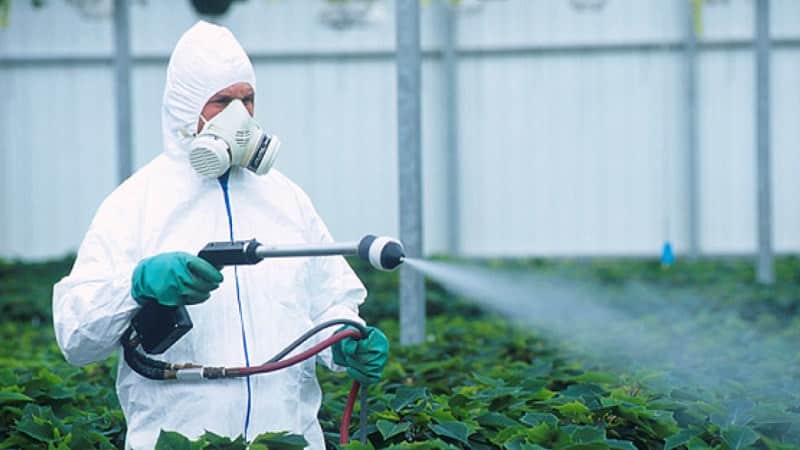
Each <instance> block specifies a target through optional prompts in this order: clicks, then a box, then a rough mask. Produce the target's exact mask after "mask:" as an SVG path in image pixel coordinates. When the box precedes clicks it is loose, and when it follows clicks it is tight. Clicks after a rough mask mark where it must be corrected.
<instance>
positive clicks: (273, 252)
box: [256, 242, 358, 258]
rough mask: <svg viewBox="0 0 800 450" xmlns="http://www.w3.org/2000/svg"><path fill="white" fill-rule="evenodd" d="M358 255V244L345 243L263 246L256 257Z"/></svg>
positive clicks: (257, 248) (259, 247) (260, 246)
mask: <svg viewBox="0 0 800 450" xmlns="http://www.w3.org/2000/svg"><path fill="white" fill-rule="evenodd" d="M356 253H358V242H343V243H331V244H310V245H306V244H297V245H281V246H271V245H264V244H261V245H259V246H258V247H256V256H258V257H259V258H280V257H298V256H331V255H343V256H348V255H355V254H356Z"/></svg>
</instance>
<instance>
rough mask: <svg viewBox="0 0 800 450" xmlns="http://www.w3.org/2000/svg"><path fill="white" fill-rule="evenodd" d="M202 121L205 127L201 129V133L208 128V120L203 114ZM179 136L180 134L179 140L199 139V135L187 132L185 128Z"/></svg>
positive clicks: (179, 131)
mask: <svg viewBox="0 0 800 450" xmlns="http://www.w3.org/2000/svg"><path fill="white" fill-rule="evenodd" d="M200 120H202V121H203V126H202V127H200V131H203V129H204V128H205V127H206V125H208V120H207V119H206V118H205V117H203V115H202V114H200ZM177 134H178V138H179V139H188V138H193V137H197V133H194V132H190V131H186V130H185V129H183V128H181V129H179V130H178V133H177Z"/></svg>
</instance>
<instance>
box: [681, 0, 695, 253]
mask: <svg viewBox="0 0 800 450" xmlns="http://www.w3.org/2000/svg"><path fill="white" fill-rule="evenodd" d="M680 1H682V2H683V3H684V6H685V8H684V9H685V11H686V14H685V22H686V37H685V44H684V69H685V72H684V77H685V80H684V82H685V83H686V90H685V93H686V99H685V101H686V105H685V106H686V117H685V120H686V122H685V125H686V178H687V180H686V181H687V183H686V216H687V217H686V219H687V231H688V244H689V245H688V248H687V251H688V256H689V260H690V261H696V260H697V257H698V256H699V254H700V225H699V222H700V209H699V206H698V205H699V181H698V175H699V174H698V170H697V167H698V160H699V152H698V144H697V33H696V31H695V18H694V14H695V12H694V8H693V7H692V1H691V0H680Z"/></svg>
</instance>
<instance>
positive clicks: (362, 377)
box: [332, 325, 389, 384]
mask: <svg viewBox="0 0 800 450" xmlns="http://www.w3.org/2000/svg"><path fill="white" fill-rule="evenodd" d="M347 329H352V330H355V329H356V328H355V327H353V326H350V325H346V326H344V327H342V328H341V329H340V330H339V331H342V330H347ZM332 350H333V362H335V363H336V364H338V365H340V366H343V367H347V373H348V374H349V375H350V376H351V377H353V378H355V379H356V380H358V381H360V382H361V383H364V384H372V383H377V382H378V381H379V380H380V379H381V375H382V374H383V368H384V367H385V366H386V359H387V358H388V357H389V340H388V339H386V335H385V334H383V332H382V331H381V330H379V329H377V328H375V327H367V337H365V338H363V339H361V340H356V339H353V338H347V339H344V340H341V341H339V342H337V343H336V344H334V345H333V348H332Z"/></svg>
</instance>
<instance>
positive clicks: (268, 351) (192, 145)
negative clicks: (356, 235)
mask: <svg viewBox="0 0 800 450" xmlns="http://www.w3.org/2000/svg"><path fill="white" fill-rule="evenodd" d="M255 88H256V83H255V74H254V72H253V67H252V65H251V63H250V60H249V59H248V57H247V55H246V54H245V52H244V50H243V49H242V48H241V46H240V45H239V43H238V42H237V41H236V39H235V38H234V37H233V35H232V34H231V33H230V31H228V30H227V29H225V28H222V27H219V26H216V25H211V24H208V23H205V22H199V23H197V24H196V25H195V26H193V27H192V28H191V29H190V30H188V31H187V32H186V33H185V34H184V35H183V36H182V37H181V39H180V41H179V42H178V44H177V46H176V47H175V50H174V51H173V54H172V56H171V58H170V62H169V67H168V69H167V82H166V87H165V89H164V99H163V107H162V122H163V123H162V131H163V135H164V152H163V154H161V155H160V156H158V157H157V158H155V159H154V160H153V161H151V162H150V163H149V164H147V165H146V166H145V167H143V168H142V169H141V170H139V171H137V172H136V173H135V174H134V175H133V176H131V177H130V178H129V179H128V180H126V181H125V182H124V183H123V184H122V185H120V186H119V187H118V188H117V189H116V190H115V191H114V192H112V193H111V195H109V196H108V198H106V199H105V201H104V202H103V204H102V205H101V206H100V208H99V210H98V211H97V214H96V216H95V218H94V220H93V221H92V224H91V226H90V228H89V231H88V232H87V234H86V237H85V238H84V241H83V243H82V244H81V247H80V249H79V252H78V257H77V260H76V261H75V265H74V267H73V268H72V272H71V273H70V274H69V275H68V276H67V277H65V278H64V279H63V280H61V281H60V282H59V283H58V284H56V286H55V287H54V290H53V317H54V326H55V331H56V337H57V340H58V344H59V346H60V348H61V350H62V352H63V353H64V356H65V357H66V359H67V360H68V361H69V362H70V363H72V364H76V365H84V364H89V363H91V362H95V361H99V360H102V359H104V358H106V357H108V356H109V354H110V353H111V352H113V351H114V350H115V349H117V348H119V339H120V336H121V335H122V333H123V332H124V331H125V329H126V328H127V327H128V325H129V323H130V321H131V318H132V317H133V315H134V314H135V313H136V312H137V311H138V309H139V308H140V306H141V305H143V304H146V303H148V302H159V303H161V304H165V305H180V304H186V305H192V306H190V307H189V309H188V310H189V313H190V315H191V317H192V321H193V322H194V328H193V329H192V330H191V331H190V332H189V333H188V334H187V335H185V336H184V337H183V338H181V339H180V340H179V341H178V342H177V343H175V344H174V345H173V346H172V347H170V348H169V349H168V350H167V351H166V352H165V353H164V354H163V355H160V358H161V359H164V360H166V361H169V362H176V363H180V362H188V361H191V362H195V363H199V364H203V365H208V366H228V367H230V366H245V365H256V364H261V363H263V362H265V361H267V360H268V359H270V358H271V357H272V356H274V355H275V354H276V353H277V352H278V351H279V350H280V349H281V348H283V347H284V346H286V345H287V344H288V343H290V342H291V341H292V340H294V339H295V338H297V337H299V336H300V335H301V334H302V333H303V332H305V331H306V330H308V329H309V328H311V327H313V326H314V325H315V324H319V323H322V322H325V321H328V320H331V319H335V318H345V319H352V320H355V321H359V322H361V323H363V321H362V320H361V319H360V318H359V316H358V305H359V304H361V303H362V302H363V300H364V297H365V296H366V291H365V289H364V287H363V285H362V284H361V282H360V281H359V280H358V278H357V277H356V276H355V274H354V273H353V271H352V270H351V269H350V267H349V266H348V265H347V263H346V261H345V260H344V259H343V258H341V257H323V258H291V259H272V260H269V259H268V260H264V261H262V262H261V263H259V264H256V265H252V266H239V267H226V268H224V269H223V270H222V271H221V272H220V271H218V270H217V269H216V268H214V267H213V266H212V265H210V264H209V263H207V262H206V261H204V260H202V259H200V258H197V257H195V256H193V255H192V253H195V252H196V251H198V250H199V249H200V248H202V247H203V246H204V245H205V244H206V243H207V242H210V241H223V240H234V239H249V238H252V237H259V238H261V240H263V241H266V242H269V243H270V244H289V243H292V244H296V243H304V242H308V243H319V242H331V241H332V238H331V236H330V234H329V233H328V230H327V229H326V227H325V225H324V224H323V222H322V220H321V219H320V218H319V216H318V215H317V213H316V212H315V210H314V208H313V206H312V205H311V202H310V201H309V199H308V197H307V196H306V195H305V193H304V192H303V191H302V190H301V189H300V188H298V187H297V186H296V185H294V184H293V183H292V182H291V181H289V180H288V179H287V178H286V177H285V176H284V175H282V174H281V173H279V172H278V171H276V170H274V169H272V170H269V171H268V173H267V174H266V175H263V176H259V175H257V174H256V173H254V172H255V171H254V170H249V169H248V168H245V167H239V166H237V165H235V164H231V168H230V170H229V171H227V172H225V173H224V175H223V176H221V177H219V178H214V177H207V176H203V175H201V174H200V173H198V168H197V167H196V166H197V164H196V163H197V161H196V160H195V159H196V158H194V156H193V157H192V161H190V156H189V155H190V153H192V154H193V155H194V150H193V149H196V147H198V145H199V144H197V143H198V142H199V141H198V139H201V137H202V133H201V132H205V130H208V129H215V128H214V127H215V126H217V127H222V128H224V123H227V124H230V121H231V119H230V118H231V117H238V116H244V119H243V120H240V122H241V123H249V124H250V125H248V126H251V125H252V124H253V123H255V122H248V121H251V120H252V119H251V116H252V115H253V111H254V108H255ZM242 107H243V108H244V109H242ZM245 111H246V112H245ZM237 114H238V116H237ZM226 121H227V122H226ZM223 122H224V123H223ZM252 129H257V128H252V127H251V128H248V130H244V131H248V132H249V131H250V130H252ZM233 131H237V132H238V131H242V130H233ZM198 133H199V134H200V136H198ZM225 145H230V147H229V151H231V154H233V153H235V151H234V149H235V148H238V147H234V146H235V145H237V144H235V143H233V144H232V143H230V142H227V143H226V144H225ZM201 147H202V146H201ZM223 154H224V153H223ZM233 162H234V163H235V161H233ZM193 164H194V165H195V167H193ZM263 164H267V163H264V162H262V166H260V167H261V169H264V168H265V167H264V166H263ZM266 169H269V168H268V167H266ZM260 172H262V173H263V170H260ZM332 332H333V330H331V331H330V332H329V334H330V333H332ZM329 334H328V335H329ZM319 339H322V337H321V338H319ZM387 353H388V343H387V342H386V338H385V336H383V334H382V333H381V332H380V331H379V330H377V329H371V331H370V334H369V336H368V337H367V338H366V339H364V340H360V341H354V340H346V341H343V342H342V343H340V344H337V347H335V348H334V351H333V352H331V351H326V352H324V353H322V354H321V355H320V360H321V362H323V363H324V364H326V365H327V366H329V367H331V368H333V369H341V368H342V367H341V366H347V370H348V373H350V374H351V375H352V376H354V377H356V378H357V379H361V380H362V381H367V382H370V381H375V380H376V379H377V378H378V377H380V374H381V371H382V368H383V365H384V364H385V361H386V355H387ZM365 354H369V355H371V356H369V357H367V358H366V359H365V358H364V357H363V355H365ZM376 355H377V356H376ZM117 394H118V396H119V400H120V404H121V405H122V409H123V411H124V413H125V418H126V420H127V423H128V434H127V439H126V446H127V447H128V448H135V449H147V448H153V447H154V445H155V442H156V439H157V438H158V435H159V432H160V430H161V429H164V430H172V431H178V432H180V433H182V434H184V435H186V436H189V437H191V438H196V437H198V436H199V435H201V434H203V433H204V432H205V430H209V431H212V432H214V433H217V434H221V435H225V436H230V437H235V436H238V435H242V434H243V435H244V436H245V438H246V439H252V438H253V437H255V436H256V435H258V434H260V433H263V432H266V431H290V432H293V433H299V434H303V435H304V436H305V437H306V439H307V440H308V441H309V442H310V443H311V446H312V448H320V449H321V448H324V442H323V437H322V431H321V429H320V426H319V423H318V421H317V418H316V415H317V411H318V409H319V406H320V402H321V392H320V389H319V385H318V383H317V381H316V375H315V362H314V361H313V360H308V361H306V362H305V363H302V364H299V365H296V366H292V367H290V368H287V369H284V370H282V371H279V372H275V373H270V374H265V375H255V376H251V377H249V378H241V379H222V380H209V381H206V382H195V383H186V382H177V381H156V380H149V379H146V378H143V377H141V376H139V375H138V374H137V373H135V372H133V371H132V370H131V369H130V367H128V365H127V364H126V363H125V362H124V361H122V360H120V364H119V370H118V377H117Z"/></svg>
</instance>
